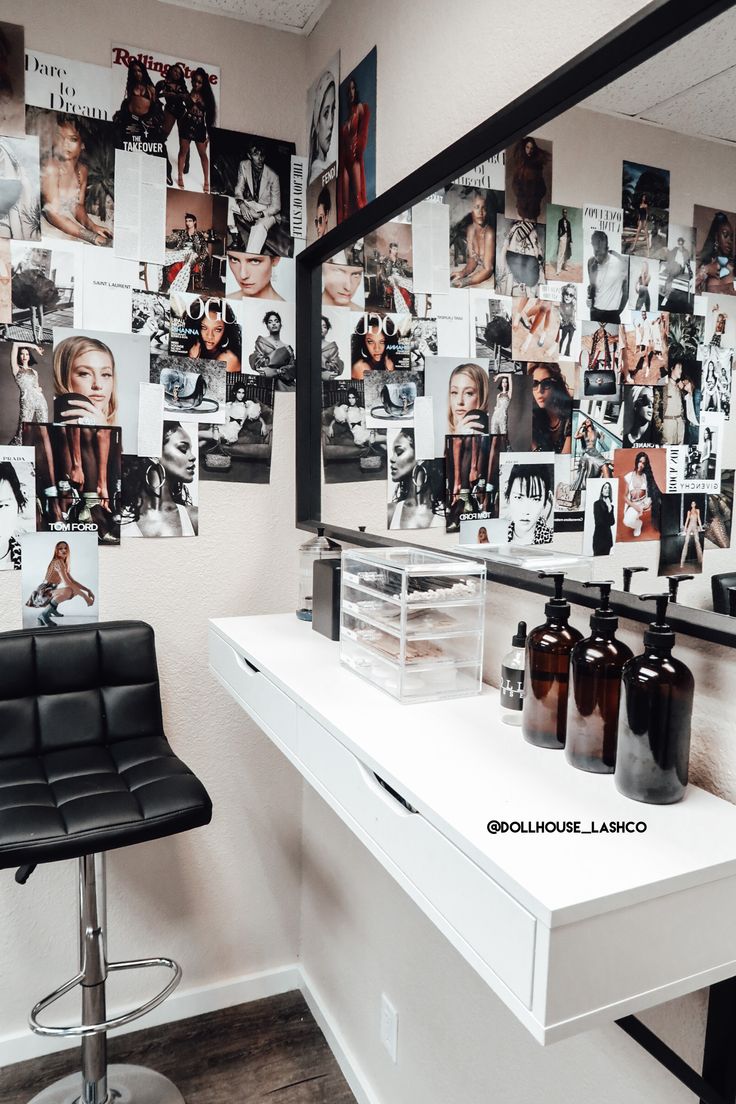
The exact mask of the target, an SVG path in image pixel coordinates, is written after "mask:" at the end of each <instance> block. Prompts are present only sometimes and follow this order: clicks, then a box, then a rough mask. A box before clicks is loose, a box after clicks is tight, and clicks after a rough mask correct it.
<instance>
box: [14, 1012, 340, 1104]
mask: <svg viewBox="0 0 736 1104" xmlns="http://www.w3.org/2000/svg"><path fill="white" fill-rule="evenodd" d="M108 1049H109V1060H110V1062H130V1063H133V1064H135V1065H140V1066H149V1067H150V1068H151V1069H155V1070H158V1072H159V1073H163V1074H164V1075H165V1076H167V1077H170V1078H171V1080H172V1081H174V1083H175V1084H176V1085H177V1087H178V1088H179V1090H180V1092H181V1093H182V1095H183V1096H184V1099H185V1100H186V1102H187V1104H246V1102H247V1104H257V1102H259V1101H264V1102H265V1101H268V1102H269V1104H355V1097H354V1096H353V1095H352V1093H351V1092H350V1089H349V1088H348V1086H347V1083H346V1082H345V1079H344V1078H343V1076H342V1074H341V1072H340V1069H339V1067H338V1065H337V1062H336V1061H335V1059H334V1058H333V1056H332V1053H331V1052H330V1050H329V1048H328V1046H327V1043H326V1042H325V1039H324V1036H323V1035H322V1032H321V1031H320V1029H319V1028H318V1027H317V1024H316V1023H315V1021H314V1019H313V1017H312V1014H311V1013H310V1011H309V1009H308V1008H307V1005H306V1004H305V1002H304V998H303V997H302V995H301V993H299V992H294V993H284V994H283V995H281V996H277V997H269V998H267V999H266V1000H260V1001H252V1002H251V1003H249V1004H241V1005H238V1006H237V1007H236V1008H227V1009H225V1010H224V1011H222V1012H213V1013H211V1014H210V1015H207V1016H196V1017H194V1018H193V1019H190V1020H180V1021H179V1022H178V1023H172V1024H165V1025H164V1026H163V1027H153V1028H150V1029H149V1030H147V1031H137V1032H135V1033H134V1034H131V1035H120V1036H117V1037H115V1036H112V1037H111V1038H110V1040H109V1047H108ZM78 1069H79V1054H78V1052H77V1051H75V1050H71V1051H64V1052H63V1053H62V1054H54V1055H50V1056H48V1057H46V1058H37V1059H34V1060H33V1061H30V1062H19V1063H18V1064H16V1065H13V1066H6V1067H4V1068H3V1069H0V1104H28V1101H29V1100H30V1099H31V1098H32V1097H33V1096H34V1095H35V1094H36V1093H37V1092H39V1091H40V1090H41V1089H42V1088H44V1087H45V1086H46V1085H48V1084H50V1083H51V1082H52V1081H55V1080H56V1079H57V1078H59V1077H65V1076H66V1075H67V1074H69V1073H73V1072H75V1071H76V1070H78Z"/></svg>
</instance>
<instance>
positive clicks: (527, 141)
mask: <svg viewBox="0 0 736 1104" xmlns="http://www.w3.org/2000/svg"><path fill="white" fill-rule="evenodd" d="M553 199H554V200H555V202H552V200H553ZM564 199H565V196H564V195H563V196H558V195H557V193H556V190H555V188H554V183H553V149H552V142H551V141H548V140H545V139H543V138H541V137H533V136H526V137H524V138H523V139H521V140H520V141H519V142H517V143H516V144H515V145H514V146H513V148H511V149H508V150H506V151H505V153H503V154H498V155H497V156H495V157H494V158H491V159H490V160H489V161H487V162H485V163H484V164H483V165H481V166H479V168H477V169H476V170H475V171H473V172H471V173H469V174H467V175H466V176H463V177H461V178H460V179H458V180H456V181H455V182H454V183H452V184H451V185H449V186H447V187H446V188H444V189H443V190H442V191H441V192H438V193H435V194H434V195H432V196H430V197H429V198H428V199H427V200H424V201H423V202H421V203H419V204H417V205H416V206H414V207H413V208H412V209H411V211H409V212H407V213H406V215H404V216H402V217H400V218H397V219H395V220H394V221H392V222H390V223H387V224H386V225H384V226H382V227H380V228H379V229H378V230H376V231H373V232H371V233H370V234H368V235H366V237H365V238H364V239H363V240H362V241H359V242H356V243H355V244H354V245H353V247H352V248H350V249H346V250H344V251H343V252H342V253H341V254H339V255H338V256H335V257H333V258H332V261H331V263H326V264H324V265H323V267H322V287H323V293H322V365H321V373H322V451H323V459H324V471H325V482H327V483H356V482H362V481H364V480H381V481H383V482H384V484H385V486H386V503H387V514H386V520H385V521H384V520H383V519H381V526H380V527H381V528H383V527H384V526H385V527H387V528H388V529H390V530H394V529H397V530H401V529H403V530H413V529H426V528H429V527H431V526H438V527H444V528H445V530H446V531H447V532H448V533H457V534H459V540H460V542H461V543H462V544H467V545H473V544H486V543H488V544H502V545H505V544H509V545H517V546H522V547H523V546H530V545H551V546H552V547H553V548H554V546H555V545H556V546H557V547H558V548H561V549H563V550H564V551H566V552H578V553H579V552H582V553H583V554H584V555H586V556H591V555H592V556H607V555H608V554H609V553H610V552H611V550H612V549H613V548H614V546H616V545H617V544H621V543H624V542H633V543H641V542H644V541H657V542H659V574H660V575H665V576H670V575H680V574H684V573H688V574H694V573H700V572H702V570H703V559H704V556H705V555H707V554H708V552H709V550H711V551H712V550H715V549H724V548H728V547H729V546H730V533H731V514H732V508H733V491H734V472H733V470H732V468H728V469H727V468H726V465H725V464H724V463H723V459H724V455H725V456H729V455H733V448H732V447H731V446H732V445H733V442H731V439H730V435H731V434H732V433H733V427H732V423H731V418H730V415H731V373H732V365H733V358H734V348H735V347H736V298H735V295H736V288H735V286H734V254H735V238H734V232H735V230H736V214H734V213H732V212H729V211H725V210H720V209H717V208H712V207H704V206H699V205H697V204H696V205H695V206H694V208H693V212H692V224H691V225H679V224H676V223H675V222H674V221H673V220H672V219H671V218H670V214H669V209H670V172H669V171H668V170H667V169H664V168H656V167H654V166H651V165H645V164H639V163H636V162H634V161H626V160H624V161H623V163H622V166H621V205H620V206H618V207H611V206H603V205H601V204H599V203H596V202H593V201H591V202H590V203H586V204H584V205H583V206H582V207H573V206H565V205H564V202H563V201H564ZM568 534H578V536H576V537H575V536H573V537H569V536H568Z"/></svg>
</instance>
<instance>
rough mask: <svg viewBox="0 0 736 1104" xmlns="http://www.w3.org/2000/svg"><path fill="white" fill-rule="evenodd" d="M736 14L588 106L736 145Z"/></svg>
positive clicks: (696, 34) (729, 13)
mask: <svg viewBox="0 0 736 1104" xmlns="http://www.w3.org/2000/svg"><path fill="white" fill-rule="evenodd" d="M734 59H736V11H734V10H733V9H730V10H729V11H727V12H724V14H723V15H720V16H718V18H717V19H713V20H711V22H710V23H706V24H705V26H703V27H701V28H700V29H699V30H697V31H694V32H693V34H691V35H688V36H687V38H684V39H681V40H680V41H679V42H676V43H675V45H674V46H670V47H669V48H668V49H667V50H663V51H662V53H661V54H658V55H657V56H656V57H655V58H652V59H651V60H650V61H647V62H645V63H644V64H643V65H640V66H638V67H637V68H636V69H633V70H632V71H631V72H630V73H627V74H626V76H625V77H621V78H620V79H619V80H617V81H614V82H613V84H609V85H608V87H607V88H603V89H601V91H600V92H596V94H595V95H594V96H591V97H590V98H589V99H587V100H585V101H584V103H583V105H582V106H583V107H589V108H592V110H594V111H604V112H606V113H608V114H614V115H624V116H626V117H627V118H635V119H642V120H644V121H645V122H651V123H658V124H659V125H661V126H665V127H667V128H668V129H669V130H675V131H677V132H678V133H680V134H694V135H698V136H699V137H703V138H716V139H719V140H721V141H725V142H736V61H735V60H734Z"/></svg>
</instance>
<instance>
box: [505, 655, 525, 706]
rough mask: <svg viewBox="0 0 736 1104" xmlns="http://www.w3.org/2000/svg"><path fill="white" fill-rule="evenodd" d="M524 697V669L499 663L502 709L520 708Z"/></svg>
mask: <svg viewBox="0 0 736 1104" xmlns="http://www.w3.org/2000/svg"><path fill="white" fill-rule="evenodd" d="M523 697H524V671H523V668H522V669H521V670H520V669H519V668H518V667H507V666H506V665H505V664H503V663H502V664H501V705H502V706H503V708H504V709H518V710H520V709H521V708H522V699H523Z"/></svg>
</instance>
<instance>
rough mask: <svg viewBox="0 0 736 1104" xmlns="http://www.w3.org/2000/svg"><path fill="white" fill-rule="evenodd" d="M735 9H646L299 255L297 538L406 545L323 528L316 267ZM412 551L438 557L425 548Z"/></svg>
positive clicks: (731, 632) (709, 625)
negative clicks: (303, 533)
mask: <svg viewBox="0 0 736 1104" xmlns="http://www.w3.org/2000/svg"><path fill="white" fill-rule="evenodd" d="M733 6H734V0H707V2H705V3H703V4H702V5H701V7H700V8H699V10H698V11H694V10H693V8H692V5H691V3H689V2H688V0H654V2H653V3H650V4H648V5H647V6H646V7H645V8H643V9H642V10H641V11H640V12H638V13H637V14H636V15H634V16H632V17H631V18H629V19H627V20H626V21H625V22H624V23H622V24H620V25H619V26H618V27H616V28H614V30H612V31H611V32H609V33H608V34H607V35H605V36H604V37H603V38H601V39H599V40H598V41H597V42H595V43H594V44H593V45H592V46H590V47H588V48H587V49H586V50H584V51H583V52H582V53H580V54H578V55H577V57H575V58H573V59H572V60H571V61H569V62H567V63H566V64H565V65H563V66H561V68H559V69H558V70H556V71H555V72H554V73H553V74H552V75H551V76H549V77H547V78H546V79H545V80H543V81H541V82H540V83H538V84H537V85H535V86H534V87H533V88H531V89H530V90H529V91H528V92H525V93H524V94H523V95H521V96H519V97H518V98H517V99H516V100H514V101H513V102H512V103H510V104H508V105H507V106H506V107H504V108H502V109H501V110H500V111H498V112H497V113H496V114H495V115H492V116H491V117H490V118H489V119H487V120H485V122H483V123H480V124H479V125H478V126H476V127H475V128H474V129H473V130H471V131H469V132H468V133H467V134H465V135H463V136H462V137H461V138H459V139H458V140H457V141H456V142H453V143H452V145H450V146H448V147H447V148H446V149H444V150H443V151H442V152H441V153H439V154H437V155H436V156H435V157H433V158H431V159H430V160H429V161H427V162H426V163H425V164H424V165H422V166H420V167H419V168H418V169H416V170H415V171H414V172H412V173H410V174H409V175H408V176H406V177H405V178H404V179H403V180H401V181H399V182H398V183H397V184H394V185H393V186H392V187H391V188H389V189H388V190H387V191H386V192H384V193H383V194H382V195H380V196H378V197H377V198H376V199H374V200H373V201H372V202H371V203H369V204H368V206H367V207H364V208H363V209H362V210H361V211H358V212H357V213H356V214H355V215H352V216H351V217H350V218H349V219H347V220H346V221H345V222H343V223H340V224H339V225H338V226H337V227H335V229H333V230H331V231H330V232H329V234H327V235H326V236H325V237H324V238H323V239H321V240H320V241H318V242H314V243H313V244H312V245H310V246H309V247H308V248H307V249H305V250H304V251H303V252H302V253H300V254H299V255H298V256H297V258H296V262H297V263H296V302H297V311H296V323H297V333H296V345H297V349H296V352H297V373H298V379H297V395H296V526H297V528H298V529H305V530H308V531H311V532H316V530H317V527H318V526H320V525H324V528H325V532H326V533H327V535H328V536H330V537H334V539H335V540H339V541H343V542H347V543H349V544H355V545H364V546H375V545H389V544H395V545H399V544H402V543H405V542H402V541H399V540H395V539H392V538H390V537H385V536H379V535H374V534H371V533H367V532H363V531H360V530H356V529H347V528H343V527H340V526H336V525H331V524H328V523H325V522H323V521H322V520H321V504H322V486H321V478H322V473H321V433H320V419H321V412H322V395H321V375H320V372H319V371H312V365H319V364H320V363H321V334H320V327H319V315H320V309H319V307H320V303H321V298H322V273H321V265H322V263H323V261H325V260H327V259H328V258H329V257H331V256H333V255H334V254H335V253H337V252H338V251H339V250H340V249H344V248H345V246H346V245H350V244H351V243H352V242H354V241H356V240H358V239H359V238H362V237H364V236H365V234H367V233H369V232H370V231H371V230H373V229H375V228H376V227H377V226H381V225H383V223H385V222H388V221H389V220H390V219H391V218H393V217H394V216H395V215H397V214H400V213H401V212H403V211H406V210H407V209H408V208H409V207H411V206H413V205H414V204H415V203H418V202H420V201H421V200H422V199H424V198H425V197H426V196H428V195H430V194H431V193H432V192H435V191H437V190H438V189H439V188H441V187H443V186H444V185H445V184H447V183H449V182H451V181H452V180H453V179H454V178H456V177H457V176H460V175H461V174H462V173H463V172H467V171H468V170H469V169H471V168H473V167H474V166H475V165H478V164H480V162H482V161H484V160H486V159H487V158H488V157H490V156H492V155H493V154H494V153H497V152H498V151H499V150H503V149H507V148H508V147H509V146H510V145H511V143H513V142H514V141H515V140H516V139H518V138H520V137H522V136H523V135H524V134H525V133H527V132H528V131H531V130H534V129H535V128H537V127H539V126H541V125H542V124H543V123H545V122H547V121H549V120H550V119H553V118H555V117H556V116H557V115H559V114H561V113H562V112H563V111H566V110H567V109H568V108H570V107H574V106H575V104H577V103H579V102H580V101H581V100H584V99H586V98H587V97H588V96H591V95H592V94H593V93H594V92H597V91H598V90H599V89H600V88H603V87H605V85H607V84H609V83H610V82H611V81H613V80H615V79H616V78H618V77H620V76H623V75H624V74H625V73H627V72H629V71H630V70H631V69H633V68H635V67H636V66H637V65H640V64H641V63H642V62H644V61H646V60H648V59H649V58H650V57H653V56H654V55H655V54H657V53H659V52H660V51H661V50H663V49H664V48H665V47H667V46H670V45H672V44H673V43H674V42H677V41H678V40H679V39H681V38H683V37H684V36H685V35H687V34H689V33H690V32H691V31H694V30H696V29H697V28H698V27H700V26H703V25H704V24H705V23H708V22H709V21H710V20H711V19H713V18H714V17H715V16H717V15H720V14H721V13H722V12H724V11H727V10H728V9H729V8H731V7H733ZM416 547H417V548H422V547H424V548H427V549H429V550H432V551H436V549H431V548H430V546H427V545H425V546H422V545H417V546H416ZM447 554H448V555H454V556H468V554H469V553H468V552H467V551H466V550H462V549H461V548H460V547H458V549H457V550H454V549H453V550H448V551H447ZM486 570H487V576H488V579H489V580H490V581H492V582H496V583H501V584H503V585H504V586H510V587H515V588H517V589H520V590H525V591H527V592H530V593H536V594H544V595H547V594H550V593H551V592H552V588H551V584H550V583H549V582H548V581H547V580H544V579H540V578H538V576H537V573H536V572H534V571H531V570H527V569H524V568H521V567H515V566H513V565H505V564H498V563H487V569H486ZM566 592H567V594H568V596H569V598H570V599H571V601H573V602H575V603H576V604H577V605H581V606H587V607H589V608H592V607H594V606H595V605H596V595H595V594H594V593H591V592H590V591H588V590H585V589H584V588H583V587H582V585H581V584H580V583H576V582H574V581H573V580H570V581H569V582H568V583H567V584H566ZM616 608H617V610H618V611H619V612H620V613H621V615H622V616H624V617H627V618H629V619H630V620H632V621H639V622H647V621H649V620H650V619H651V615H652V610H651V608H650V607H648V606H646V605H644V604H643V603H641V602H640V601H639V600H638V598H637V596H636V595H632V594H625V593H623V592H622V591H618V592H617V593H616ZM668 621H669V622H670V624H671V625H672V627H673V629H674V630H675V631H676V632H682V633H685V634H687V635H689V636H692V637H696V638H698V639H701V640H707V641H709V642H710V643H714V644H721V645H725V646H727V647H736V623H734V622H733V621H732V620H731V619H730V618H728V617H725V616H724V615H723V614H716V613H712V612H710V611H708V610H698V609H690V608H686V607H682V613H680V612H679V610H678V606H677V605H676V604H673V605H672V606H671V607H670V611H669V614H668Z"/></svg>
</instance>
